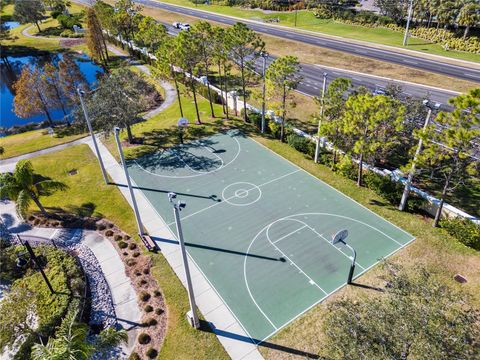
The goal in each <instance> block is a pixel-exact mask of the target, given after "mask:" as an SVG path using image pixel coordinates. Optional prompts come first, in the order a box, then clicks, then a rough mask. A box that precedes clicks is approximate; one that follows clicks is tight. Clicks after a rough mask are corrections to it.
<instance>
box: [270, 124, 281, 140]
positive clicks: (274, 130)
mask: <svg viewBox="0 0 480 360" xmlns="http://www.w3.org/2000/svg"><path fill="white" fill-rule="evenodd" d="M268 128H269V129H270V133H271V134H272V135H273V137H274V138H275V139H278V138H280V124H278V123H276V122H275V121H269V122H268Z"/></svg>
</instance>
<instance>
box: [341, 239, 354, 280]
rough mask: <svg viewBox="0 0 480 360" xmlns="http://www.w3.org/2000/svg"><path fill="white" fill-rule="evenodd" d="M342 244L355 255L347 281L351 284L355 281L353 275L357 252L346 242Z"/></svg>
mask: <svg viewBox="0 0 480 360" xmlns="http://www.w3.org/2000/svg"><path fill="white" fill-rule="evenodd" d="M342 243H343V244H344V245H345V246H346V247H347V248H349V249H350V250H351V251H352V253H353V258H352V264H351V265H350V271H349V272H348V279H347V284H351V283H352V279H353V273H354V272H355V262H356V261H357V252H356V251H355V249H354V248H353V247H351V246H350V245H348V244H347V243H346V242H345V241H342Z"/></svg>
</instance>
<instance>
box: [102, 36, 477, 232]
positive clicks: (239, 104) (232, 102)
mask: <svg viewBox="0 0 480 360" xmlns="http://www.w3.org/2000/svg"><path fill="white" fill-rule="evenodd" d="M104 32H105V33H107V34H108V32H106V31H105V30H104ZM108 35H109V36H111V35H110V34H108ZM113 37H114V38H115V39H116V40H117V41H119V42H121V43H123V44H125V45H127V46H129V47H130V48H131V49H133V50H136V51H139V52H141V53H142V54H144V55H145V56H148V57H149V58H150V59H152V60H156V59H157V58H156V57H155V55H153V54H151V53H149V52H148V50H147V49H146V48H139V47H138V46H136V45H135V44H134V43H133V41H130V42H127V41H125V40H123V39H122V38H121V36H113ZM175 71H182V69H177V68H176V69H175ZM187 75H189V74H188V73H187ZM194 78H195V80H196V81H198V82H201V83H202V84H205V83H204V79H202V78H197V77H194ZM210 89H212V90H214V91H215V92H217V93H218V94H219V95H220V97H221V98H222V99H223V100H224V101H225V102H226V104H227V106H228V107H229V108H230V109H232V110H233V111H234V112H235V113H236V114H238V113H240V112H241V111H242V109H243V101H239V100H240V99H239V97H238V96H237V95H236V93H235V92H233V91H232V92H229V93H227V94H225V91H222V90H221V89H219V88H217V87H216V86H213V85H210ZM247 109H248V110H250V111H253V112H256V113H261V110H259V109H257V108H256V107H254V106H252V105H250V104H248V103H247ZM266 115H267V117H268V118H269V119H272V120H274V121H275V122H277V123H280V122H281V117H280V116H276V115H275V114H274V112H273V111H271V110H268V111H266ZM292 130H293V132H295V133H296V134H297V135H299V136H303V137H305V138H307V139H309V140H310V141H313V142H316V141H317V138H316V137H315V136H312V135H309V134H307V133H306V132H304V131H302V130H300V129H297V128H292ZM321 140H323V144H324V146H325V147H327V148H328V149H332V146H331V144H330V143H328V141H327V140H326V139H324V138H323V139H321ZM364 167H365V168H367V169H368V170H370V171H373V172H375V173H377V174H379V175H382V176H385V177H389V178H390V179H391V180H392V181H397V182H401V183H402V184H405V182H406V181H407V179H406V178H405V176H403V173H402V172H401V171H400V170H399V169H396V170H394V171H390V170H386V169H380V168H377V167H375V166H371V165H369V164H364ZM410 190H411V191H412V192H414V193H415V194H417V195H418V196H420V197H421V198H423V199H425V200H427V205H426V206H425V207H424V210H425V211H427V212H428V213H429V214H431V215H432V216H434V215H435V213H436V211H437V209H438V207H439V205H440V199H437V198H435V197H433V196H432V195H430V194H429V193H427V192H425V191H423V190H421V189H418V188H416V187H413V186H412V187H411V188H410ZM442 215H443V216H444V217H448V218H455V217H462V218H465V219H468V220H471V221H473V222H474V223H476V224H478V225H480V219H479V218H476V217H475V216H472V215H470V214H467V213H466V212H465V211H463V210H460V209H457V208H456V207H454V206H452V205H450V204H448V203H444V205H443V209H442Z"/></svg>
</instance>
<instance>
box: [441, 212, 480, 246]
mask: <svg viewBox="0 0 480 360" xmlns="http://www.w3.org/2000/svg"><path fill="white" fill-rule="evenodd" d="M440 226H441V227H442V228H444V229H445V230H447V232H448V233H449V234H450V235H452V236H453V237H455V238H456V239H457V240H458V241H460V242H461V243H462V244H464V245H465V246H468V247H471V248H473V249H475V250H480V226H479V225H477V224H475V223H474V222H472V221H470V220H467V219H461V218H454V219H447V220H442V221H441V222H440Z"/></svg>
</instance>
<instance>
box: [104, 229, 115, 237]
mask: <svg viewBox="0 0 480 360" xmlns="http://www.w3.org/2000/svg"><path fill="white" fill-rule="evenodd" d="M112 235H113V231H112V230H107V231H105V236H112Z"/></svg>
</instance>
